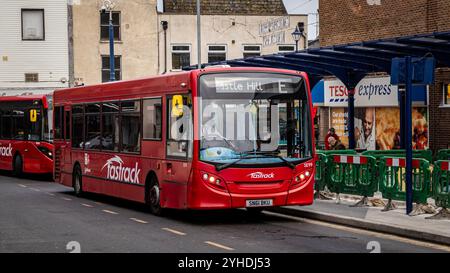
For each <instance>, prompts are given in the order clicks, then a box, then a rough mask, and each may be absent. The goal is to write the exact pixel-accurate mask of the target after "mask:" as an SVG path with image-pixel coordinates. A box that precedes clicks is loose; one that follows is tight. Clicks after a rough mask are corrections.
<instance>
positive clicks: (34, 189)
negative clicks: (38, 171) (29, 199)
mask: <svg viewBox="0 0 450 273" xmlns="http://www.w3.org/2000/svg"><path fill="white" fill-rule="evenodd" d="M30 190H33V191H41V190H40V189H36V188H30Z"/></svg>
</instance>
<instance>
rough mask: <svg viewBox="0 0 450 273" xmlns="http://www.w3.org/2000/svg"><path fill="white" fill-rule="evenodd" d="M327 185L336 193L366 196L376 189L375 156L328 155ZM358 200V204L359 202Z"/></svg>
mask: <svg viewBox="0 0 450 273" xmlns="http://www.w3.org/2000/svg"><path fill="white" fill-rule="evenodd" d="M327 157H328V159H327V160H328V183H327V187H328V188H329V189H330V190H331V191H332V192H335V193H337V194H340V193H346V194H355V195H361V196H363V197H364V198H363V200H361V201H360V202H362V203H363V204H366V202H367V197H369V196H373V195H374V193H375V192H376V191H377V184H378V183H377V181H378V180H377V164H376V159H375V157H372V156H358V155H338V154H331V155H328V156H327ZM360 202H358V204H359V203H360Z"/></svg>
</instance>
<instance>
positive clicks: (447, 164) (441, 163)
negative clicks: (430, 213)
mask: <svg viewBox="0 0 450 273" xmlns="http://www.w3.org/2000/svg"><path fill="white" fill-rule="evenodd" d="M433 197H434V200H435V201H436V205H438V206H440V207H443V208H448V207H449V206H450V161H447V160H438V161H436V163H435V164H434V170H433Z"/></svg>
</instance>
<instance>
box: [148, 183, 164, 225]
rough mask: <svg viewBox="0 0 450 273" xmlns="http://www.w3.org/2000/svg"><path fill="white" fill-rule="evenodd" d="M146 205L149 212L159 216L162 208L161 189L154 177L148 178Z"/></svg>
mask: <svg viewBox="0 0 450 273" xmlns="http://www.w3.org/2000/svg"><path fill="white" fill-rule="evenodd" d="M146 196H147V205H148V206H149V208H150V212H151V213H152V214H154V215H157V216H161V215H162V213H163V209H162V208H161V198H160V197H161V189H160V187H159V183H158V181H157V180H156V179H155V178H152V179H151V180H150V185H149V186H148V187H147V194H146Z"/></svg>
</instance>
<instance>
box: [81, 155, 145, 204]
mask: <svg viewBox="0 0 450 273" xmlns="http://www.w3.org/2000/svg"><path fill="white" fill-rule="evenodd" d="M72 156H73V157H75V158H76V160H77V161H78V162H80V164H81V170H82V173H83V190H85V191H89V192H95V193H101V194H105V195H110V196H115V197H120V198H124V199H128V200H133V201H138V202H143V201H144V192H145V191H144V189H145V187H144V186H145V177H144V175H143V166H142V162H141V159H140V158H139V157H138V158H137V157H136V156H135V155H123V154H114V153H100V152H91V151H85V152H77V154H76V155H74V154H72Z"/></svg>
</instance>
